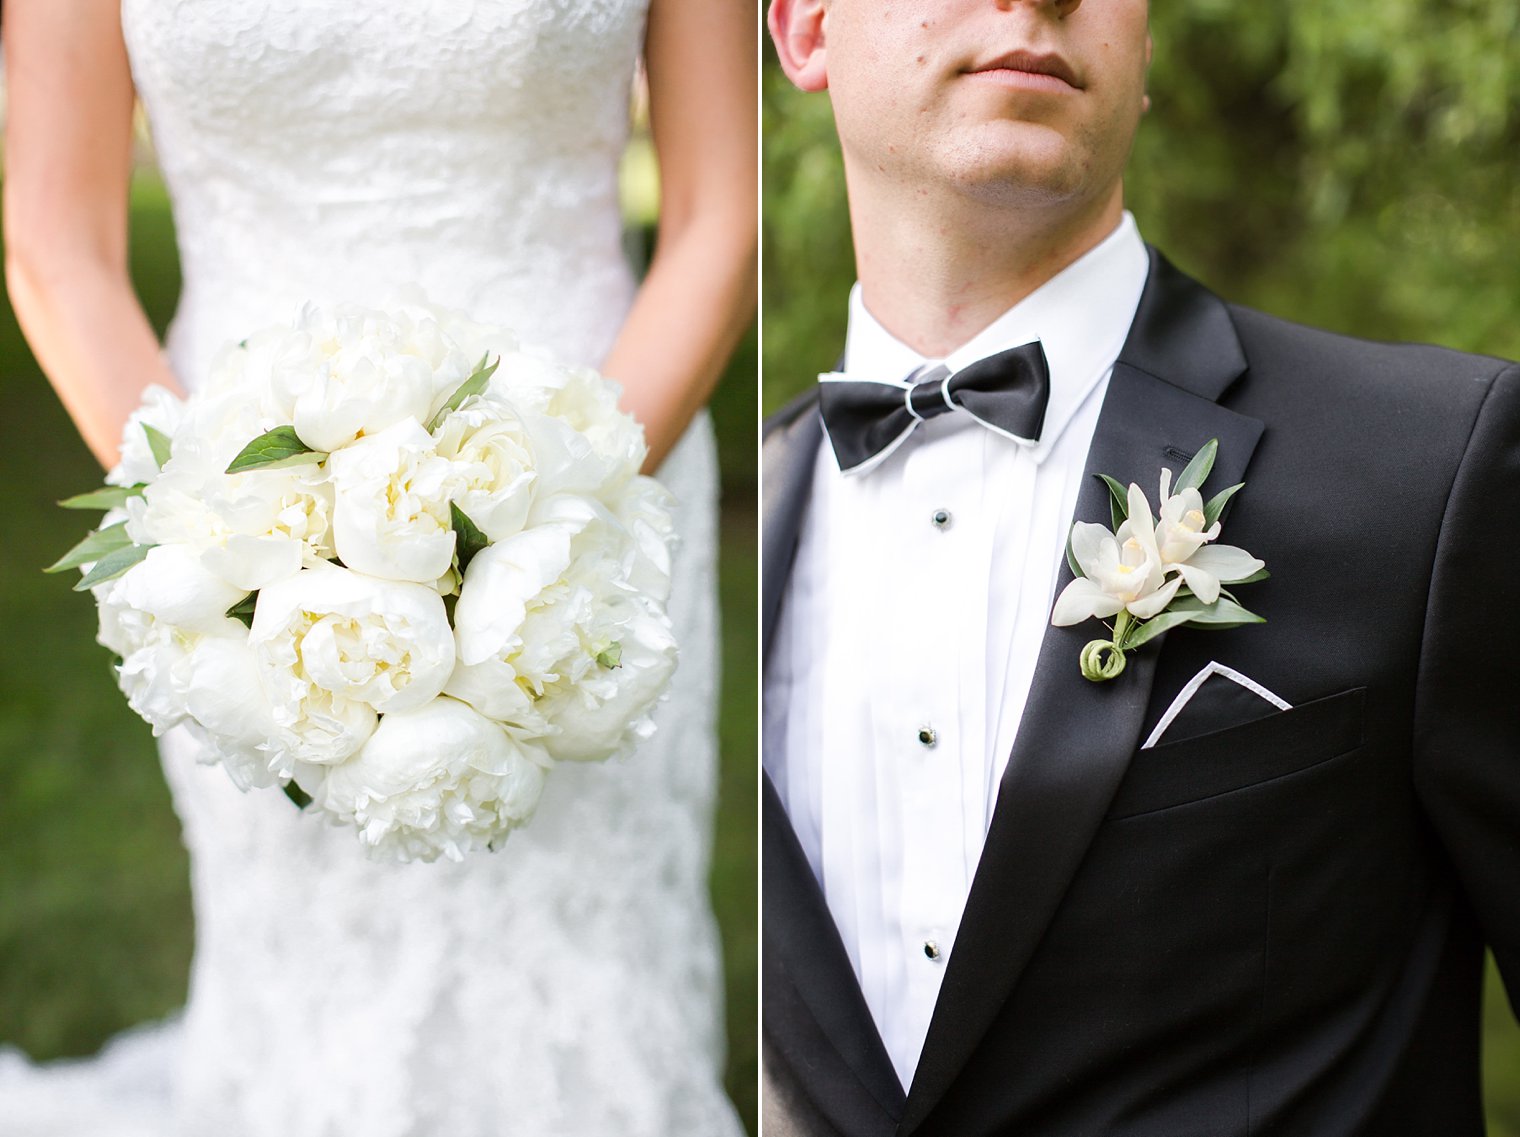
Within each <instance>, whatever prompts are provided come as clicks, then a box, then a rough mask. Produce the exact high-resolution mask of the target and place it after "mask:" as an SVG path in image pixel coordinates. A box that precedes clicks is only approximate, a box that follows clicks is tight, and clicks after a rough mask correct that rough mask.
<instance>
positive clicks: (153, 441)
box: [142, 422, 173, 470]
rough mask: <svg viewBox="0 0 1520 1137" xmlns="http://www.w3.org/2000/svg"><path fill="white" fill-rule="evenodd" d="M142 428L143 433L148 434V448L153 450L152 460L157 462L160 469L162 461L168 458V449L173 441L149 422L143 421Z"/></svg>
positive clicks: (162, 464) (162, 466)
mask: <svg viewBox="0 0 1520 1137" xmlns="http://www.w3.org/2000/svg"><path fill="white" fill-rule="evenodd" d="M142 428H143V433H144V434H146V435H147V436H148V449H149V450H151V451H152V452H153V461H155V462H157V463H158V468H159V469H160V470H162V469H163V468H164V463H165V462H167V461H168V460H169V449H170V447H171V446H172V445H173V441H172V440H171V439H170V437H169V436H168V435H167V434H165V433H164V432H163V431H161V430H159V429H158V427H156V426H154V425H152V424H151V423H146V422H145V423H143V424H142Z"/></svg>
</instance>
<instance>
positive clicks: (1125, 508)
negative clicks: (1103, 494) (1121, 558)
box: [1098, 474, 1129, 533]
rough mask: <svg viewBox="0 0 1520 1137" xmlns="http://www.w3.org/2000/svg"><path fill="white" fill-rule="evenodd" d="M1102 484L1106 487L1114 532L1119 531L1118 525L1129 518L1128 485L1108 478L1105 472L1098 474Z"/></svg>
mask: <svg viewBox="0 0 1520 1137" xmlns="http://www.w3.org/2000/svg"><path fill="white" fill-rule="evenodd" d="M1098 477H1100V478H1102V479H1103V484H1104V485H1105V486H1107V487H1108V496H1109V502H1108V509H1109V514H1110V516H1111V517H1112V518H1113V522H1114V532H1115V533H1117V532H1118V531H1119V526H1121V525H1123V524H1124V523H1125V522H1126V521H1128V520H1129V487H1128V486H1126V485H1124V484H1123V483H1122V482H1120V481H1119V480H1118V479H1117V478H1110V477H1109V476H1108V475H1107V474H1099V475H1098Z"/></svg>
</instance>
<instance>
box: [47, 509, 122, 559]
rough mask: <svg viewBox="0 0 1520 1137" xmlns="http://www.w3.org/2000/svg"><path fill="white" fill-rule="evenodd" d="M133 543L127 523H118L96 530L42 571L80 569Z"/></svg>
mask: <svg viewBox="0 0 1520 1137" xmlns="http://www.w3.org/2000/svg"><path fill="white" fill-rule="evenodd" d="M131 543H132V538H130V537H128V536H127V523H126V522H125V521H118V522H117V523H116V524H115V525H107V526H106V527H105V528H104V529H97V530H95V531H94V532H93V533H91V534H90V535H89V536H88V537H86V538H85V539H84V540H83V541H81V542H79V544H77V545H75V546H74V547H73V548H72V549H70V550H69V551H68V552H66V553H64V554H63V556H61V557H60V558H58V560H56V561H54V562H53V563H52V564H50V565H48V567H47V568H45V569H43V570H42V571H43V572H63V571H65V570H66V569H71V568H78V567H79V566H80V565H87V564H89V563H90V562H91V561H98V560H100V558H101V557H103V556H105V555H106V554H107V553H114V552H115V551H116V550H117V549H120V548H124V547H126V546H127V545H130V544H131Z"/></svg>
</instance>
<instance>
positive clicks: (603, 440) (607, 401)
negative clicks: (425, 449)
mask: <svg viewBox="0 0 1520 1137" xmlns="http://www.w3.org/2000/svg"><path fill="white" fill-rule="evenodd" d="M489 394H490V396H491V397H492V398H496V399H501V400H504V401H506V402H508V403H510V404H511V405H512V406H514V407H516V408H517V409H518V411H519V413H520V414H521V415H522V418H523V422H524V424H525V425H526V426H527V428H528V432H529V434H530V436H531V437H532V439H533V449H534V457H535V460H536V461H537V463H538V478H539V493H540V494H541V495H547V494H556V493H580V494H588V495H592V496H597V497H604V498H605V497H606V495H608V494H610V493H616V492H617V491H618V490H619V489H620V488H621V487H622V485H623V483H625V482H626V481H628V479H630V478H632V477H633V476H634V475H636V474H637V473H638V471H639V467H640V466H642V465H643V463H644V457H645V455H646V454H647V453H648V449H647V448H646V447H645V445H644V429H643V427H642V426H640V425H639V423H638V422H637V420H635V419H634V418H633V416H632V415H629V414H626V413H625V412H623V411H622V410H620V409H619V408H618V398H619V395H620V389H619V387H618V386H617V384H615V383H612V382H609V381H608V380H606V379H604V378H602V376H600V375H598V374H597V373H596V372H595V371H592V370H590V369H588V368H583V367H566V366H564V365H563V364H560V363H556V362H554V361H553V360H551V359H549V358H547V357H545V356H542V355H539V354H537V353H533V352H527V351H521V352H515V353H511V354H507V355H503V356H502V359H501V366H500V367H499V368H498V369H497V371H496V373H495V374H494V375H493V376H492V377H491V385H490V389H489Z"/></svg>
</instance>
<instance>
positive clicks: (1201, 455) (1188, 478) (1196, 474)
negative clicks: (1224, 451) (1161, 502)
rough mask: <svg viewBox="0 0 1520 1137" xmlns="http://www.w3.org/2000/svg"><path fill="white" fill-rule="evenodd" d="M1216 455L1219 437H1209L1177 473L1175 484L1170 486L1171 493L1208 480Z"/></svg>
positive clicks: (1200, 484)
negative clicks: (1180, 471)
mask: <svg viewBox="0 0 1520 1137" xmlns="http://www.w3.org/2000/svg"><path fill="white" fill-rule="evenodd" d="M1218 456H1219V439H1217V438H1211V439H1209V440H1208V441H1207V442H1205V443H1204V444H1203V445H1202V446H1201V447H1200V448H1199V450H1198V453H1197V454H1194V455H1193V460H1192V461H1191V462H1189V463H1188V464H1187V465H1186V466H1184V467H1183V468H1182V473H1181V474H1179V475H1177V484H1176V485H1175V486H1173V487H1172V493H1174V494H1179V493H1182V491H1183V490H1196V489H1199V488H1201V487H1202V485H1203V483H1204V482H1206V481H1208V478H1209V473H1210V472H1211V471H1212V470H1213V469H1214V459H1215V458H1217V457H1218Z"/></svg>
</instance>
